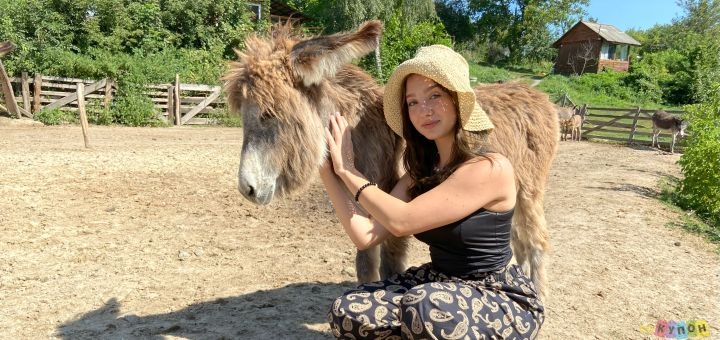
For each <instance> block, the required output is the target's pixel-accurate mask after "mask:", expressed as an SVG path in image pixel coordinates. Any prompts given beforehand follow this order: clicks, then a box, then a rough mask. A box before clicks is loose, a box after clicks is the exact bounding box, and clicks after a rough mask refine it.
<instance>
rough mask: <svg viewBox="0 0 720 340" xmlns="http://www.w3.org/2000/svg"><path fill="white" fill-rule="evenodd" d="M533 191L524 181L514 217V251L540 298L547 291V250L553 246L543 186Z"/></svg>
mask: <svg viewBox="0 0 720 340" xmlns="http://www.w3.org/2000/svg"><path fill="white" fill-rule="evenodd" d="M531 190H532V191H531V192H529V191H528V190H527V189H526V188H523V187H522V185H521V188H520V191H519V194H518V200H517V202H516V205H515V215H514V217H513V223H514V226H513V229H514V230H513V251H514V252H515V255H516V259H517V261H518V263H519V264H521V265H522V266H523V270H527V272H526V274H528V275H530V278H531V279H532V280H533V283H534V284H535V288H536V289H537V291H538V295H539V296H540V298H541V299H542V298H544V297H545V296H546V295H547V276H546V272H545V261H544V259H545V253H546V252H547V251H549V250H550V242H549V239H550V236H549V233H548V229H547V221H546V220H545V212H544V210H543V200H544V199H543V196H544V194H543V190H542V188H539V187H535V188H534V190H533V189H531Z"/></svg>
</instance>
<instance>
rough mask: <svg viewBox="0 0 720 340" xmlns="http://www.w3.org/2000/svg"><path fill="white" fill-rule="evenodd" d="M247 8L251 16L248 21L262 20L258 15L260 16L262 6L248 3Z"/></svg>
mask: <svg viewBox="0 0 720 340" xmlns="http://www.w3.org/2000/svg"><path fill="white" fill-rule="evenodd" d="M247 6H248V9H249V10H250V12H251V13H252V15H251V16H250V20H251V21H253V22H258V21H260V19H262V18H261V17H260V15H261V14H262V5H260V4H255V3H249V4H247Z"/></svg>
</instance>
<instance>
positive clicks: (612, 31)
mask: <svg viewBox="0 0 720 340" xmlns="http://www.w3.org/2000/svg"><path fill="white" fill-rule="evenodd" d="M579 25H584V26H586V27H587V28H589V29H591V30H592V31H593V32H595V33H597V34H598V35H599V36H600V37H601V38H602V39H604V40H606V41H608V42H612V43H617V44H628V45H634V46H640V45H641V44H640V42H638V41H637V40H635V39H633V37H631V36H629V35H627V34H626V33H625V32H623V31H621V30H619V29H617V27H615V26H613V25H608V24H601V23H597V22H589V21H579V22H578V23H577V24H575V25H574V26H573V27H572V28H570V29H569V30H568V31H567V32H565V34H563V36H562V37H560V39H558V40H557V41H555V42H554V43H553V44H552V46H553V47H560V43H561V42H562V41H563V39H564V38H565V36H567V35H568V33H570V32H572V31H573V30H575V29H576V28H577V27H578V26H579Z"/></svg>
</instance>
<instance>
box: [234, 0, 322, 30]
mask: <svg viewBox="0 0 720 340" xmlns="http://www.w3.org/2000/svg"><path fill="white" fill-rule="evenodd" d="M247 5H248V10H250V12H252V20H253V21H258V20H268V19H269V20H270V23H271V24H276V23H283V24H284V23H286V22H288V21H289V22H291V23H292V24H297V23H303V22H307V21H308V20H309V18H308V17H307V16H306V15H305V14H303V13H301V12H299V11H297V10H295V9H294V8H292V7H290V6H288V5H287V4H286V3H285V2H284V1H280V0H269V1H268V0H264V1H255V2H248V4H247Z"/></svg>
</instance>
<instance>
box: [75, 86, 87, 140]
mask: <svg viewBox="0 0 720 340" xmlns="http://www.w3.org/2000/svg"><path fill="white" fill-rule="evenodd" d="M84 92H85V84H83V83H77V102H78V111H79V112H80V126H82V133H83V140H84V141H85V147H86V148H89V147H90V137H89V136H88V121H87V113H86V112H85V93H84Z"/></svg>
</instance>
